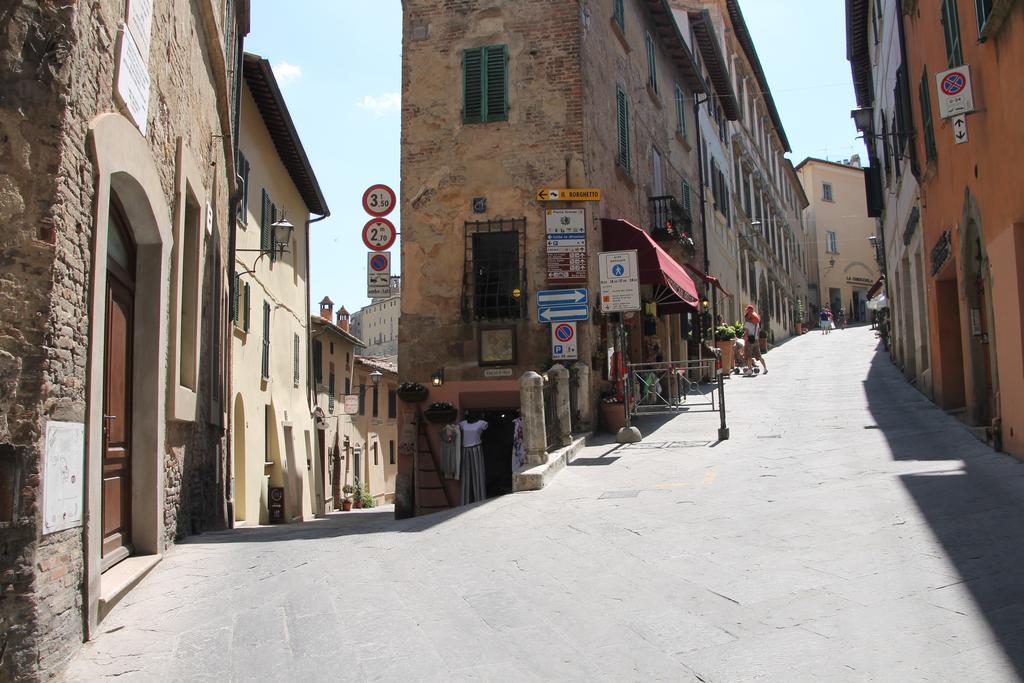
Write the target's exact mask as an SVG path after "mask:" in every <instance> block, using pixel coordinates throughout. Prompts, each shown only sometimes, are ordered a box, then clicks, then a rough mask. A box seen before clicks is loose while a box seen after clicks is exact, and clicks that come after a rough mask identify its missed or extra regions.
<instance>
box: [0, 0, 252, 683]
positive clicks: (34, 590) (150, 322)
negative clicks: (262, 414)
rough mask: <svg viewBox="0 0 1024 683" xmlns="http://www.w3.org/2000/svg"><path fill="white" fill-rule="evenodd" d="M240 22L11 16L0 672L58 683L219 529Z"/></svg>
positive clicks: (0, 367)
mask: <svg viewBox="0 0 1024 683" xmlns="http://www.w3.org/2000/svg"><path fill="white" fill-rule="evenodd" d="M247 8H248V3H247V2H244V1H238V0H236V1H235V2H228V3H227V4H226V5H225V3H222V2H220V1H213V0H200V1H198V2H191V3H180V2H171V1H170V0H155V1H154V2H152V3H151V4H150V3H145V2H141V1H140V2H129V3H127V6H126V2H124V0H104V1H102V2H90V3H51V2H36V1H34V0H16V1H14V2H9V3H6V7H5V9H4V11H3V13H2V14H0V27H2V30H0V216H2V218H3V222H4V225H5V226H6V229H5V230H4V237H3V238H2V242H0V595H2V597H0V680H34V679H38V678H44V677H49V676H51V675H54V674H56V673H58V672H59V671H60V669H61V667H62V666H63V665H64V663H65V662H66V661H67V660H68V659H69V657H70V656H72V655H73V654H74V652H75V651H76V650H77V649H78V647H79V646H80V644H81V642H82V641H83V639H85V638H89V637H91V636H92V635H93V634H95V633H96V629H97V624H98V623H99V621H100V620H101V619H102V618H103V616H104V615H105V614H106V613H107V612H108V611H109V609H110V608H111V607H112V606H113V605H114V604H115V603H116V602H117V600H118V599H119V598H120V597H121V596H122V595H123V594H124V592H125V591H127V590H129V589H130V588H131V586H133V585H134V584H135V583H136V582H137V581H138V580H139V579H141V577H142V576H143V575H144V574H145V573H146V572H147V571H148V570H149V569H150V568H151V567H152V566H153V565H154V564H155V563H156V562H157V561H159V558H160V557H161V555H162V554H163V553H164V552H165V550H166V548H167V547H169V546H170V545H171V544H172V543H173V542H174V541H175V540H176V539H178V538H181V537H183V536H185V535H188V534H191V533H196V532H199V531H202V530H203V529H210V528H223V527H224V526H225V524H226V521H227V520H226V507H225V504H226V495H225V494H226V472H225V460H224V458H223V453H224V452H225V442H226V437H225V420H224V414H223V413H224V405H225V402H224V397H225V396H226V390H227V387H226V384H227V379H226V362H227V361H226V358H227V354H226V352H225V348H226V341H227V340H226V334H225V330H226V326H225V325H224V324H223V321H224V320H225V318H224V316H225V315H226V310H227V308H226V307H227V300H228V289H229V278H228V276H227V274H226V273H227V264H228V262H229V261H228V258H227V255H228V248H229V239H228V235H229V233H230V230H229V223H228V216H229V195H230V194H231V192H232V190H233V187H234V184H233V183H232V182H231V179H232V178H234V176H235V168H234V155H233V139H234V131H233V121H234V119H235V111H234V108H233V101H234V97H233V95H234V93H235V92H237V90H236V85H237V80H236V79H234V78H233V75H234V74H236V73H237V69H236V68H235V67H236V64H237V60H238V58H239V56H240V50H241V38H242V36H244V34H245V33H246V32H247V31H248V28H247V26H248V15H247V12H248V9H247ZM149 10H151V12H150V11H149Z"/></svg>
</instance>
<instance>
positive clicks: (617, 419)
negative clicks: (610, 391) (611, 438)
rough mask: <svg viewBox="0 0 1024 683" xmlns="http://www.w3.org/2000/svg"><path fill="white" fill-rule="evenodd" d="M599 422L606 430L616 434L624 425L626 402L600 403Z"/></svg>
mask: <svg viewBox="0 0 1024 683" xmlns="http://www.w3.org/2000/svg"><path fill="white" fill-rule="evenodd" d="M601 424H602V425H603V426H604V430H605V431H606V432H609V433H611V434H617V433H618V431H619V430H620V429H622V428H623V427H625V426H626V404H625V403H601Z"/></svg>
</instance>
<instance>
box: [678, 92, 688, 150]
mask: <svg viewBox="0 0 1024 683" xmlns="http://www.w3.org/2000/svg"><path fill="white" fill-rule="evenodd" d="M676 132H677V133H679V136H680V137H682V138H683V139H684V140H685V139H686V96H685V95H684V94H683V89H682V88H680V87H679V86H678V85H677V86H676Z"/></svg>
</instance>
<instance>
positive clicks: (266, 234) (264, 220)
mask: <svg viewBox="0 0 1024 683" xmlns="http://www.w3.org/2000/svg"><path fill="white" fill-rule="evenodd" d="M272 222H273V221H272V220H271V219H270V195H269V194H268V193H267V189H266V188H263V199H262V201H261V202H260V250H261V251H270V250H271V248H272V247H273V243H272V240H273V235H272V234H271V232H270V224H271V223H272Z"/></svg>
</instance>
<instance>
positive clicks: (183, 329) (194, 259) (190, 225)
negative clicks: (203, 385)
mask: <svg viewBox="0 0 1024 683" xmlns="http://www.w3.org/2000/svg"><path fill="white" fill-rule="evenodd" d="M185 188H186V190H185V191H186V195H185V224H184V226H182V244H181V251H180V252H179V253H180V258H181V286H180V289H179V292H178V296H180V297H181V307H180V311H181V313H180V317H179V319H178V352H179V354H181V355H180V362H179V364H178V366H179V371H178V384H180V385H181V386H183V387H188V388H189V389H191V390H192V391H195V390H196V374H197V373H196V370H197V361H198V354H197V351H198V349H197V348H196V343H197V341H198V338H199V286H200V282H199V251H200V245H201V244H202V230H203V226H202V211H201V210H200V208H199V201H198V200H197V199H196V197H195V195H194V194H192V186H191V185H188V184H186V185H185Z"/></svg>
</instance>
